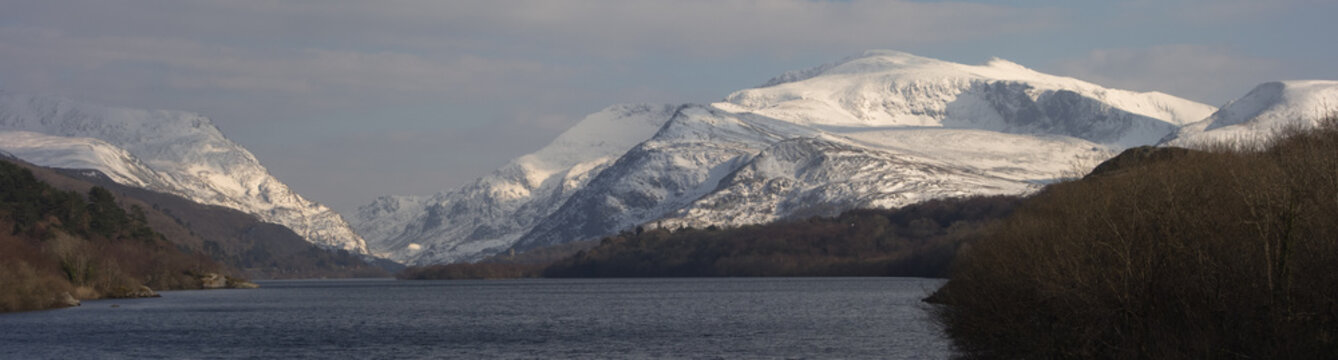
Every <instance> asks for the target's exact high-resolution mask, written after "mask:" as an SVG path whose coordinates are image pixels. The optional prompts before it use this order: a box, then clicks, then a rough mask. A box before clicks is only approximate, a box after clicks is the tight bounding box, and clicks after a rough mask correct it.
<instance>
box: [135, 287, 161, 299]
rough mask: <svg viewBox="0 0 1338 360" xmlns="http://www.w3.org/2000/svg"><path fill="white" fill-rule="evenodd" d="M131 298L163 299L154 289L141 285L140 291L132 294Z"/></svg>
mask: <svg viewBox="0 0 1338 360" xmlns="http://www.w3.org/2000/svg"><path fill="white" fill-rule="evenodd" d="M129 297H134V298H146V297H162V295H158V293H157V292H154V291H153V289H150V288H149V287H148V286H144V285H140V286H139V289H137V290H135V291H132V292H130V296H129Z"/></svg>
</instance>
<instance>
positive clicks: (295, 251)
mask: <svg viewBox="0 0 1338 360" xmlns="http://www.w3.org/2000/svg"><path fill="white" fill-rule="evenodd" d="M6 155H7V154H3V153H0V162H5V163H14V164H16V165H18V166H19V167H22V168H25V169H27V170H28V171H30V172H31V173H32V174H33V175H34V176H35V178H36V179H38V180H40V181H42V182H45V183H47V184H50V186H52V187H54V188H56V189H59V190H64V191H72V192H74V193H79V194H83V193H87V192H88V191H89V189H91V188H93V187H94V186H99V187H102V188H104V189H107V190H108V191H109V192H110V193H112V194H114V196H115V197H116V198H117V202H118V203H120V204H121V206H122V207H126V208H132V207H138V208H139V209H141V210H142V212H143V214H144V215H145V222H146V224H147V225H148V226H149V227H150V228H152V229H153V230H154V231H156V232H158V233H162V234H163V235H165V236H166V240H167V241H169V242H170V243H171V244H173V245H175V247H176V248H177V249H181V250H182V251H186V252H188V253H200V254H204V255H207V256H208V257H210V258H212V259H213V260H215V261H217V262H218V263H220V264H223V265H224V266H226V267H227V268H229V270H235V273H236V274H239V275H240V274H245V276H247V277H249V278H253V279H274V278H336V277H362V276H372V277H384V276H389V273H387V272H385V271H383V268H389V269H392V270H394V269H396V267H395V266H394V265H391V264H384V263H376V264H369V263H367V262H365V261H364V260H363V256H358V255H356V254H354V253H350V252H348V251H344V250H327V249H323V248H321V247H318V246H317V245H315V244H311V243H309V242H307V241H306V240H305V239H303V238H302V237H301V236H300V235H298V234H297V233H295V232H293V231H292V230H290V229H288V228H286V227H284V226H281V225H277V224H271V223H266V222H262V221H260V220H259V219H258V218H256V217H255V216H253V215H250V214H246V213H243V212H241V211H237V210H233V209H229V208H225V207H222V206H216V205H204V204H199V203H195V202H192V201H190V200H188V199H186V198H183V197H180V196H177V195H172V194H165V193H158V192H153V191H150V190H145V189H142V188H139V187H134V186H127V185H122V184H120V183H119V182H116V181H113V180H112V179H111V178H110V177H109V176H106V175H105V174H103V173H102V172H100V171H97V170H70V169H52V168H45V167H39V166H36V165H33V164H30V163H27V162H24V161H22V160H17V159H13V158H9V157H6ZM382 261H385V260H382Z"/></svg>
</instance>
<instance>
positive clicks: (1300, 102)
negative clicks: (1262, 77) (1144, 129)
mask: <svg viewBox="0 0 1338 360" xmlns="http://www.w3.org/2000/svg"><path fill="white" fill-rule="evenodd" d="M1334 115H1338V81H1329V80H1302V81H1275V82H1267V83H1263V84H1259V86H1256V87H1255V88H1254V90H1250V92H1249V93H1247V94H1245V96H1243V97H1241V98H1240V99H1236V100H1234V101H1232V102H1230V103H1227V104H1226V105H1225V106H1223V107H1222V109H1221V110H1218V111H1217V112H1215V113H1213V114H1212V116H1209V117H1208V118H1206V119H1203V120H1202V121H1198V122H1195V123H1192V124H1189V125H1186V126H1184V127H1183V128H1181V129H1180V130H1179V131H1178V132H1176V133H1175V134H1173V135H1172V136H1171V137H1168V138H1167V139H1166V143H1167V144H1169V145H1176V146H1194V145H1202V144H1215V143H1223V142H1226V143H1233V144H1237V145H1246V146H1251V145H1259V144H1262V143H1263V142H1265V141H1267V140H1268V139H1269V138H1271V136H1272V135H1275V134H1276V133H1277V132H1278V131H1279V130H1283V129H1286V128H1289V127H1298V126H1299V127H1307V126H1313V125H1315V124H1317V123H1318V122H1319V121H1320V120H1321V119H1324V118H1326V117H1330V116H1334Z"/></svg>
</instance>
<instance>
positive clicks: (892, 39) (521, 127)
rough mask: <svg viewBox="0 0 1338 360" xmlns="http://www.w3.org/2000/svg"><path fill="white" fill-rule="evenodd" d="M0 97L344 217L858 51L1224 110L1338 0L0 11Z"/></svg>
mask: <svg viewBox="0 0 1338 360" xmlns="http://www.w3.org/2000/svg"><path fill="white" fill-rule="evenodd" d="M0 8H2V9H3V11H0V90H4V91H9V92H16V93H26V94H34V95H54V96H62V97H67V98H71V99H76V100H81V101H88V102H94V103H99V104H104V105H112V106H123V107H132V108H145V109H172V110H186V111H192V112H197V113H201V114H204V115H206V116H208V117H210V118H211V119H212V120H213V122H214V123H215V125H217V126H218V127H219V128H220V129H221V130H222V131H223V133H224V134H226V135H227V136H228V137H229V138H230V139H232V140H233V141H235V142H237V143H239V144H241V145H243V146H245V147H246V148H248V149H249V150H251V151H252V152H253V153H255V155H256V156H257V157H258V158H259V159H260V160H261V163H262V164H263V165H265V166H266V167H267V168H268V169H269V170H270V172H271V173H272V174H274V175H275V176H276V177H278V178H279V179H280V180H282V181H283V182H285V183H287V184H289V185H290V186H291V187H292V188H293V189H294V190H295V191H297V192H298V193H299V194H302V195H303V196H305V197H306V198H308V199H311V200H315V201H317V202H321V203H324V204H327V205H330V206H331V207H333V208H335V209H336V210H338V211H340V212H343V213H345V214H350V213H351V212H352V211H354V210H355V209H356V208H357V207H358V206H360V205H363V204H366V203H369V202H371V201H372V200H373V199H375V198H376V197H377V196H381V195H430V194H432V193H435V192H438V191H442V190H448V189H451V188H454V187H458V186H461V185H464V184H467V183H469V182H471V181H473V180H474V179H476V178H478V177H480V176H483V175H485V174H487V173H488V172H490V171H492V170H493V169H496V168H498V167H500V166H501V165H503V164H505V163H506V162H507V161H508V160H510V159H512V158H515V157H517V156H520V155H523V154H526V153H529V152H532V151H535V150H538V149H539V148H541V147H543V146H544V145H545V144H547V143H548V142H549V141H551V140H552V139H553V138H554V137H555V136H557V135H558V134H559V133H561V132H562V131H563V130H565V129H566V128H568V127H570V126H571V125H573V124H575V123H576V122H578V121H580V119H581V118H582V117H584V116H585V115H587V114H590V113H594V112H597V111H599V110H600V109H603V108H605V107H607V106H609V105H613V104H620V103H674V104H676V103H709V102H713V101H717V100H719V99H722V98H724V97H725V96H726V95H728V94H729V93H731V92H733V91H736V90H741V89H745V88H749V87H755V86H758V85H760V84H762V83H764V82H766V80H768V79H769V78H771V77H774V76H777V75H779V74H781V73H783V72H785V71H789V70H796V69H803V68H808V67H813V66H818V65H821V64H824V63H830V62H834V61H837V60H840V59H842V58H845V57H848V56H851V55H856V54H859V53H861V52H863V51H864V50H868V49H892V50H900V51H906V52H910V53H913V54H917V55H921V56H926V57H931V58H938V59H943V60H948V61H954V62H961V63H967V64H979V63H983V62H984V61H986V60H988V59H990V58H993V57H999V58H1004V59H1008V60H1011V61H1013V62H1016V63H1019V64H1022V65H1024V66H1027V67H1030V68H1032V69H1036V70H1039V71H1042V72H1047V73H1052V74H1057V75H1065V76H1073V77H1077V78H1080V79H1083V80H1087V81H1090V82H1094V83H1097V84H1101V85H1104V86H1108V87H1114V88H1122V89H1130V90H1140V91H1161V92H1165V93H1169V94H1173V95H1177V96H1180V97H1184V98H1187V99H1190V100H1195V101H1200V102H1205V103H1208V104H1211V105H1221V104H1223V103H1225V102H1227V101H1230V100H1231V99H1234V98H1236V97H1239V96H1241V95H1244V94H1245V93H1246V92H1248V91H1249V90H1250V89H1251V88H1252V87H1254V86H1255V85H1257V84H1259V83H1261V82H1265V81H1273V80H1294V79H1338V66H1336V64H1338V46H1334V45H1333V44H1335V42H1334V39H1333V37H1334V36H1335V34H1338V21H1333V20H1334V19H1333V18H1334V17H1335V16H1336V15H1338V2H1334V1H1328V0H1324V1H1318V0H1256V1H1245V0H1131V1H1067V0H1058V1H1040V0H1014V1H1003V0H994V1H985V0H982V1H863V0H854V1H808V0H715V1H696V0H674V1H668V0H666V1H638V0H586V1H562V0H508V1H492V0H488V1H430V0H424V1H407V0H390V1H341V0H326V1H314V0H313V1H237V0H220V1H196V0H163V1H140V0H62V1H50V0H0Z"/></svg>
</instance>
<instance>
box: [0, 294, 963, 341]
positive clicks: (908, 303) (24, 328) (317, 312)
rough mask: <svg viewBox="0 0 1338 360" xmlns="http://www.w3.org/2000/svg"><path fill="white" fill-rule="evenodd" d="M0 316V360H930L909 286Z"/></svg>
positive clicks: (166, 306)
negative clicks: (602, 359) (234, 359)
mask: <svg viewBox="0 0 1338 360" xmlns="http://www.w3.org/2000/svg"><path fill="white" fill-rule="evenodd" d="M260 284H261V286H263V287H262V288H260V289H255V290H213V291H173V292H164V293H163V297H162V298H156V299H130V300H101V301H88V302H85V303H84V305H83V306H81V307H76V308H69V309H61V310H53V311H40V312H30V313H18V314H0V358H4V359H34V358H62V359H84V358H100V359H118V358H122V359H144V358H172V359H178V358H316V359H326V358H357V359H364V358H366V359H373V358H376V359H380V358H470V359H472V358H540V359H551V358H580V359H586V358H616V359H626V358H724V359H739V358H818V359H827V358H841V359H849V358H871V359H898V358H901V359H935V358H946V357H948V355H949V349H948V347H949V344H948V341H947V340H946V339H945V338H943V336H942V335H941V333H940V331H939V330H938V329H937V328H936V327H935V326H933V325H932V323H930V322H929V321H928V316H927V314H926V312H925V305H923V304H922V303H921V302H920V299H921V298H923V297H924V296H926V295H927V294H928V293H929V292H930V291H932V290H933V289H935V288H937V287H938V286H940V285H941V284H942V280H931V279H912V278H731V279H589V280H557V279H538V280H498V281H393V280H301V281H265V282H260Z"/></svg>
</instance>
